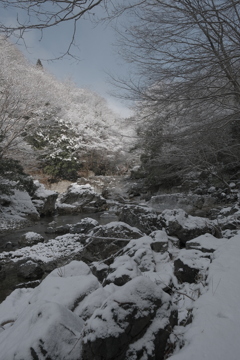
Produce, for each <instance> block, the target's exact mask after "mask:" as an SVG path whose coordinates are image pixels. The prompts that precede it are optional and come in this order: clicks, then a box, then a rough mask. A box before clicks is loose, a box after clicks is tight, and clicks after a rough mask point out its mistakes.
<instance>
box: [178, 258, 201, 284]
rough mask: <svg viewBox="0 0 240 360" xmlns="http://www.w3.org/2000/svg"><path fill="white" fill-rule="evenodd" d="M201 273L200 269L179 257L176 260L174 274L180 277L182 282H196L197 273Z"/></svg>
mask: <svg viewBox="0 0 240 360" xmlns="http://www.w3.org/2000/svg"><path fill="white" fill-rule="evenodd" d="M198 273H199V269H196V268H192V267H190V266H189V265H187V264H184V262H183V261H182V260H181V259H177V260H175V261H174V275H175V276H176V278H177V279H178V281H179V282H180V283H183V282H188V283H194V282H196V278H197V275H198Z"/></svg>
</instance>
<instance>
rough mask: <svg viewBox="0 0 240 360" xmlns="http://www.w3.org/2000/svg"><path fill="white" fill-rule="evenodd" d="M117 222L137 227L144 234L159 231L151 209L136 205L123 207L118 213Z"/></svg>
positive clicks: (155, 217)
mask: <svg viewBox="0 0 240 360" xmlns="http://www.w3.org/2000/svg"><path fill="white" fill-rule="evenodd" d="M118 216H119V221H123V222H125V223H127V224H129V225H131V226H134V227H137V228H138V229H139V230H141V231H142V232H143V233H145V234H149V233H151V232H152V231H154V230H159V229H161V225H160V223H159V222H158V216H157V214H156V212H155V211H154V210H152V209H151V208H146V207H143V206H137V205H125V206H123V207H122V208H120V209H119V211H118Z"/></svg>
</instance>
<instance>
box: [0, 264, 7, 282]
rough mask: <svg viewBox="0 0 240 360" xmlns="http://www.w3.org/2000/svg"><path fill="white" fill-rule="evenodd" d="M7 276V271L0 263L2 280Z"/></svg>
mask: <svg viewBox="0 0 240 360" xmlns="http://www.w3.org/2000/svg"><path fill="white" fill-rule="evenodd" d="M5 278H6V271H5V270H4V268H3V266H2V265H0V281H3V280H4V279H5Z"/></svg>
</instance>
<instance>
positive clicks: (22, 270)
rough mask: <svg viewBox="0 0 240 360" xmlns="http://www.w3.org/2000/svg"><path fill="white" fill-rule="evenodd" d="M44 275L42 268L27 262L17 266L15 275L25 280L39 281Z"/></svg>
mask: <svg viewBox="0 0 240 360" xmlns="http://www.w3.org/2000/svg"><path fill="white" fill-rule="evenodd" d="M43 274H44V270H43V268H42V267H41V266H40V265H39V264H38V263H37V262H35V261H32V260H27V261H26V262H23V263H21V264H20V265H19V267H18V269H17V275H18V276H19V277H20V278H24V279H27V280H36V279H41V278H42V276H43Z"/></svg>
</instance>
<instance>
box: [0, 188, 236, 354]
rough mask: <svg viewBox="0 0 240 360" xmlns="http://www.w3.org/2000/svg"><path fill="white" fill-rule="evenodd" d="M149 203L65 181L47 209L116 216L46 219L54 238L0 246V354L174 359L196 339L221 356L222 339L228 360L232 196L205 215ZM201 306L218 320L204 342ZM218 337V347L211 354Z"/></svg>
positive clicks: (191, 347)
mask: <svg viewBox="0 0 240 360" xmlns="http://www.w3.org/2000/svg"><path fill="white" fill-rule="evenodd" d="M114 194H116V192H115V193H114ZM96 196H97V195H96ZM125 196H126V195H125ZM169 196H171V195H169ZM154 201H155V200H154ZM87 202H88V204H87ZM148 204H150V203H146V201H144V202H142V204H141V203H139V204H138V205H136V204H129V203H128V204H125V203H124V202H119V201H117V200H116V199H114V196H113V193H111V191H110V190H109V191H108V199H106V198H104V197H102V196H101V195H99V194H98V198H96V197H95V195H94V194H93V190H92V188H91V187H90V186H89V185H87V184H85V185H79V184H74V185H72V186H71V187H70V188H69V189H68V191H67V192H66V193H65V194H63V195H61V196H60V198H59V199H58V200H57V202H56V208H60V209H67V210H66V211H67V212H69V211H70V212H71V213H75V212H81V211H82V209H84V210H86V209H89V210H90V209H91V211H92V210H93V209H95V210H96V209H97V210H99V209H101V210H104V211H105V212H108V211H109V210H111V211H112V212H114V213H115V216H117V218H118V221H113V222H110V223H108V224H105V225H100V224H99V223H98V222H97V221H96V220H94V219H92V218H86V219H83V220H81V221H79V222H77V223H76V224H69V225H66V226H57V225H56V224H54V223H52V224H51V226H49V229H48V231H49V232H50V234H51V233H52V234H57V235H58V236H57V237H56V238H55V239H52V240H48V241H45V242H44V241H42V239H41V238H40V237H38V236H37V234H34V233H27V234H26V236H25V238H24V239H22V241H23V242H24V241H25V244H23V247H22V248H21V249H18V250H15V251H13V250H12V251H5V252H3V253H1V254H0V278H1V286H2V288H3V291H7V290H8V292H11V291H12V290H13V289H11V291H10V289H9V284H10V283H11V286H12V287H15V290H14V291H12V292H11V294H10V295H9V296H8V297H7V298H6V300H4V301H3V302H2V304H0V326H1V327H0V353H1V354H2V355H1V356H3V359H4V360H8V359H9V360H11V359H16V360H18V359H19V360H20V359H23V358H24V359H25V360H28V359H29V360H30V359H34V360H35V359H42V358H43V357H44V358H49V359H50V358H51V359H60V360H61V359H62V360H63V359H68V360H75V359H76V360H99V359H103V360H113V359H114V360H138V359H140V360H145V359H147V360H153V359H160V360H161V359H162V360H164V359H167V358H170V359H176V360H180V359H182V358H184V356H185V358H184V359H187V358H193V357H191V356H190V355H189V354H190V353H191V352H192V354H195V353H194V349H195V347H194V346H198V345H197V344H198V343H197V342H196V340H195V338H196V337H197V338H199V339H201V343H202V348H201V349H199V348H198V354H197V355H196V354H195V355H194V359H199V360H200V359H202V358H204V356H205V357H207V358H210V357H211V358H217V359H220V360H222V359H225V355H226V354H227V353H228V354H229V351H227V348H228V343H227V342H228V341H230V340H231V341H230V342H231V347H232V348H231V349H232V351H233V353H232V354H234V355H233V357H231V356H230V359H231V360H234V359H236V357H234V356H235V355H236V354H238V353H239V350H240V349H239V348H238V346H239V345H238V343H239V342H238V341H237V342H236V343H235V342H234V343H233V341H232V338H233V337H234V335H235V333H236V330H238V327H239V325H238V324H239V323H238V320H240V317H238V315H237V314H236V308H234V307H233V306H235V305H236V304H235V302H234V301H235V300H234V299H235V296H236V293H237V294H240V289H239V292H238V290H237V289H238V286H237V284H236V283H235V282H234V283H232V279H235V280H236V281H237V272H236V271H235V270H234V269H235V265H236V258H237V256H238V255H237V254H239V252H240V245H239V244H240V210H239V206H238V201H235V202H232V205H231V206H228V207H222V208H221V209H217V208H216V209H215V210H214V211H212V216H211V218H207V217H202V216H201V217H199V216H195V215H193V214H194V211H191V214H190V213H188V212H186V211H184V210H183V209H179V208H178V209H171V208H170V209H165V210H163V211H160V210H159V209H157V208H155V209H153V207H150V206H148ZM69 209H70V210H69ZM207 211H209V209H208V210H207ZM214 214H215V215H214ZM219 274H222V275H221V277H220V275H219ZM230 280H231V281H230ZM235 280H234V281H235ZM231 284H232V287H233V288H232V287H231ZM225 289H228V290H227V291H228V292H227V298H224V297H223V294H224V291H225ZM230 291H232V294H235V295H234V296H231V292H230ZM203 299H204V300H203ZM210 303H211V304H212V305H211V309H210V307H209V305H207V304H210ZM234 304H235V305H234ZM206 306H207V308H206ZM224 306H226V309H227V310H225V309H224ZM231 306H232V307H233V308H232V309H231ZM201 312H204V313H206V314H207V316H208V317H209V319H211V322H212V324H213V328H214V326H215V325H216V324H217V322H218V321H219V319H225V320H224V321H223V322H222V325H221V329H222V336H221V337H219V335H218V333H217V332H216V331H215V330H214V329H212V333H211V338H212V339H213V341H212V342H211V343H208V338H209V331H208V329H209V324H208V323H207V322H208V318H207V317H206V316H204V315H203V314H202V315H201ZM199 323H200V325H199ZM230 323H231V324H232V327H230ZM19 329H21V331H20V330H19ZM205 333H206V335H205ZM191 334H194V335H191ZM202 334H203V335H202ZM218 337H219V344H220V343H221V342H222V343H224V344H225V347H226V349H224V351H222V352H221V356H220V357H218V356H217V357H214V355H212V354H214V351H216V354H219V351H218V349H217V346H216V344H217V343H218ZM214 344H215V345H214ZM213 346H215V348H212V347H213ZM219 346H220V345H219ZM181 349H182V350H181ZM182 354H185V355H182ZM186 354H187V355H186ZM236 356H237V355H236Z"/></svg>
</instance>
